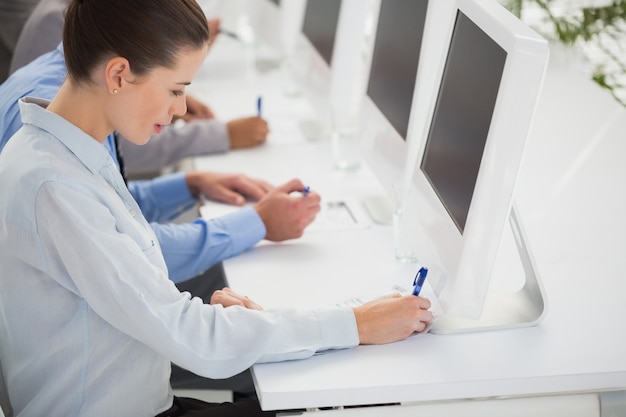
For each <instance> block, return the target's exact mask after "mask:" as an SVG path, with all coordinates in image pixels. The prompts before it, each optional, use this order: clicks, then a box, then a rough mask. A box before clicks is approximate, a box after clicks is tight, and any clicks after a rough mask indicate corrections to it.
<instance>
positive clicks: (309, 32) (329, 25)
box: [302, 0, 341, 65]
mask: <svg viewBox="0 0 626 417" xmlns="http://www.w3.org/2000/svg"><path fill="white" fill-rule="evenodd" d="M340 7H341V0H309V1H307V6H306V11H305V13H304V23H303V25H302V31H303V33H304V35H305V36H306V37H307V39H308V40H309V41H310V42H311V44H312V45H313V46H314V47H315V49H316V50H317V52H318V53H319V54H320V55H321V56H322V58H323V59H324V61H325V62H326V64H327V65H330V64H331V57H332V55H333V48H334V46H335V34H336V33H337V21H338V20H339V9H340Z"/></svg>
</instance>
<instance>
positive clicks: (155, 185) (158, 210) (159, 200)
mask: <svg viewBox="0 0 626 417" xmlns="http://www.w3.org/2000/svg"><path fill="white" fill-rule="evenodd" d="M128 189H129V190H130V193H131V194H132V196H133V198H134V199H135V201H137V204H139V207H141V212H142V213H143V215H144V217H145V218H146V219H148V221H149V222H167V221H170V220H172V219H174V218H175V217H177V216H178V215H180V214H181V213H183V212H184V211H186V210H188V209H190V208H191V207H193V205H194V204H195V203H196V202H197V199H196V198H195V197H193V196H192V195H191V194H190V193H189V188H188V187H187V182H186V181H185V173H184V172H178V173H175V174H170V175H161V176H159V177H157V178H154V179H151V180H140V181H129V182H128Z"/></svg>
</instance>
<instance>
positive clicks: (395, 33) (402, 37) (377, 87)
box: [367, 0, 428, 139]
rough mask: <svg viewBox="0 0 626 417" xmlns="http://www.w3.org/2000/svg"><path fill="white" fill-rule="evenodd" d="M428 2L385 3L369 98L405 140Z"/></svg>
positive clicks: (390, 0) (397, 0) (401, 0)
mask: <svg viewBox="0 0 626 417" xmlns="http://www.w3.org/2000/svg"><path fill="white" fill-rule="evenodd" d="M427 7H428V0H413V1H406V0H382V1H381V5H380V12H379V17H378V28H377V30H376V40H375V42H374V51H373V54H372V64H371V69H370V77H369V83H368V86H367V95H368V96H369V97H370V98H371V100H372V101H373V103H374V105H376V107H378V109H379V110H380V111H381V112H382V113H383V115H385V117H386V118H387V119H388V120H389V122H391V124H392V126H393V127H394V129H395V130H396V132H398V133H399V134H400V137H401V138H402V139H405V138H406V134H407V130H408V127H409V115H410V112H411V103H412V101H413V91H414V89H415V77H416V74H417V66H418V63H419V57H420V49H421V44H422V34H423V32H424V21H425V19H426V10H427Z"/></svg>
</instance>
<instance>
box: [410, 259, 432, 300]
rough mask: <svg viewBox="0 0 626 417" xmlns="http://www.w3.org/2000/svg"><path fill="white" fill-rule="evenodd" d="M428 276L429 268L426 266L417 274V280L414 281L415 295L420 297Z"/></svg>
mask: <svg viewBox="0 0 626 417" xmlns="http://www.w3.org/2000/svg"><path fill="white" fill-rule="evenodd" d="M426 275H428V268H426V267H424V266H423V267H421V268H420V269H419V271H417V274H415V279H414V280H413V293H412V294H413V295H420V291H422V286H423V285H424V281H426Z"/></svg>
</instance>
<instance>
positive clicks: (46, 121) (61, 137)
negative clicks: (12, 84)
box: [19, 97, 113, 173]
mask: <svg viewBox="0 0 626 417" xmlns="http://www.w3.org/2000/svg"><path fill="white" fill-rule="evenodd" d="M48 104H50V101H49V100H44V99H39V98H34V97H24V98H22V99H20V102H19V106H20V112H21V116H22V123H23V124H25V125H32V126H35V127H37V128H39V129H41V130H44V131H46V132H48V133H49V134H50V135H51V136H53V137H54V138H55V139H56V140H58V141H59V142H61V143H62V144H63V145H65V147H67V148H68V149H69V150H70V152H72V153H73V154H74V155H76V157H77V158H78V159H79V160H80V161H81V162H82V163H83V165H85V167H87V168H88V169H89V170H90V171H91V172H92V173H98V172H99V171H100V170H101V169H102V168H104V167H105V166H106V165H108V164H110V163H112V162H113V161H112V160H111V156H110V155H109V153H108V152H107V149H106V148H105V147H104V146H103V145H102V144H101V143H100V142H98V141H97V140H96V139H94V138H93V137H91V136H89V135H88V134H86V133H85V132H83V131H82V130H81V129H79V128H78V127H76V126H74V125H73V124H71V123H70V122H68V121H67V120H65V119H64V118H62V117H61V116H59V115H57V114H55V113H52V112H49V111H47V110H46V107H47V106H48Z"/></svg>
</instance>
